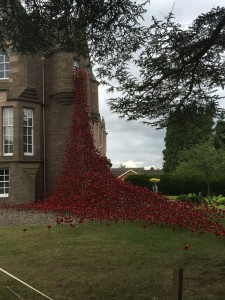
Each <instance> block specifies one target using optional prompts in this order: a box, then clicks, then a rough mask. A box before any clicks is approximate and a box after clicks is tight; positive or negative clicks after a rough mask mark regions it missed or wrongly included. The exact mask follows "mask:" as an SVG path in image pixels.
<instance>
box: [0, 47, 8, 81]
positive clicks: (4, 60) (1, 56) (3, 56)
mask: <svg viewBox="0 0 225 300" xmlns="http://www.w3.org/2000/svg"><path fill="white" fill-rule="evenodd" d="M1 67H2V70H1ZM9 73H10V62H9V56H8V54H7V53H4V52H2V51H0V80H4V79H9V76H10V75H9ZM1 74H2V75H3V76H2V75H1Z"/></svg>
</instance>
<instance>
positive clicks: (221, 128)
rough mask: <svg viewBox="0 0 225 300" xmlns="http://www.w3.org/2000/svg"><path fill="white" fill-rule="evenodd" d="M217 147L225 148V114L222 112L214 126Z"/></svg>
mask: <svg viewBox="0 0 225 300" xmlns="http://www.w3.org/2000/svg"><path fill="white" fill-rule="evenodd" d="M214 137H215V148H216V149H223V150H225V116H224V114H221V116H220V118H219V119H218V120H217V122H216V126H215V128H214Z"/></svg>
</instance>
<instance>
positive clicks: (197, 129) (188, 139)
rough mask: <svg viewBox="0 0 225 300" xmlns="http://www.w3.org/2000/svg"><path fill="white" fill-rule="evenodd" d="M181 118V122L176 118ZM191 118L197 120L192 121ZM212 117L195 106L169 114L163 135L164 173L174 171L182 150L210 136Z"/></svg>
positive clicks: (210, 113)
mask: <svg viewBox="0 0 225 300" xmlns="http://www.w3.org/2000/svg"><path fill="white" fill-rule="evenodd" d="M180 119H182V120H183V121H182V122H178V120H180ZM192 120H197V122H193V121H192ZM212 126H213V117H212V112H211V110H210V109H209V111H208V113H205V111H204V110H203V111H200V110H199V109H198V108H197V107H187V108H186V109H185V110H182V111H179V110H176V111H175V112H173V113H171V114H170V118H169V121H168V126H167V129H166V135H165V139H164V141H165V149H164V150H163V160H164V163H163V169H164V171H165V172H166V173H169V172H172V171H174V169H175V168H176V166H177V164H178V161H179V155H180V153H181V152H182V151H184V150H189V149H191V148H192V147H193V146H195V145H197V144H200V143H203V142H206V141H207V140H208V139H209V138H210V137H211V136H212Z"/></svg>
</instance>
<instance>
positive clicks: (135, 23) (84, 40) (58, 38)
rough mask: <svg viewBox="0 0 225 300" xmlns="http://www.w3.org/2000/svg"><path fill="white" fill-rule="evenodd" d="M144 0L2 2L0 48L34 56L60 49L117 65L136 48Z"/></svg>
mask: <svg viewBox="0 0 225 300" xmlns="http://www.w3.org/2000/svg"><path fill="white" fill-rule="evenodd" d="M147 2H148V0H147V1H145V0H143V1H142V3H141V4H136V2H133V1H131V0H114V1H112V0H98V1H96V0H88V1H87V0H45V1H36V0H22V1H19V0H3V1H1V6H0V48H1V50H5V49H6V48H7V47H9V46H10V47H11V48H12V49H13V50H14V51H15V52H18V53H22V54H40V55H46V54H48V53H50V52H51V51H52V50H55V49H56V48H60V49H65V50H67V51H73V52H75V53H76V54H77V55H80V54H82V55H88V56H90V57H91V59H92V61H95V63H100V64H103V63H105V62H106V61H107V62H108V63H109V64H117V65H119V64H123V63H124V62H125V61H126V60H128V59H129V58H130V55H131V52H132V51H136V50H137V49H138V48H139V41H140V38H141V36H142V35H141V31H142V30H143V29H142V27H141V26H140V24H139V19H140V18H141V17H142V15H143V14H144V12H145V8H144V6H145V4H146V3H147ZM139 37H140V38H139ZM128 44H129V48H128V47H127V45H128ZM103 70H104V72H107V68H106V67H105V68H104V69H103Z"/></svg>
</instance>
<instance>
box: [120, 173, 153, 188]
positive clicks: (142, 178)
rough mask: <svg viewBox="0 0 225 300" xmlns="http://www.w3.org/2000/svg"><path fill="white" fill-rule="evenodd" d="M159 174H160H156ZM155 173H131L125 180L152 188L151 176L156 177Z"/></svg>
mask: <svg viewBox="0 0 225 300" xmlns="http://www.w3.org/2000/svg"><path fill="white" fill-rule="evenodd" d="M156 176H158V175H156ZM156 176H154V175H151V176H150V175H145V174H137V175H136V174H135V175H129V176H127V177H126V178H125V180H124V181H125V182H130V183H132V184H133V185H135V186H143V187H147V188H149V189H152V186H153V184H152V183H151V182H149V179H150V177H151V178H152V177H156Z"/></svg>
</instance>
